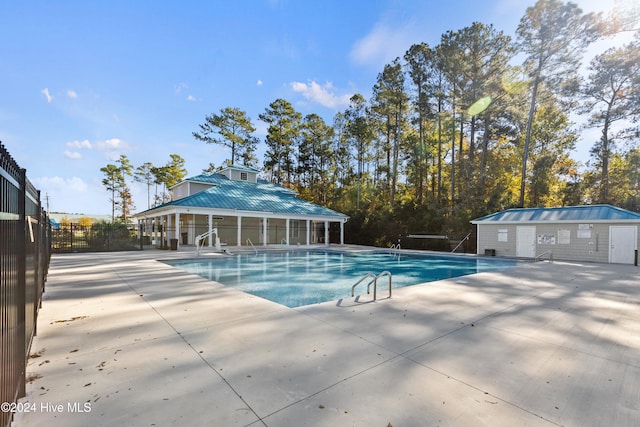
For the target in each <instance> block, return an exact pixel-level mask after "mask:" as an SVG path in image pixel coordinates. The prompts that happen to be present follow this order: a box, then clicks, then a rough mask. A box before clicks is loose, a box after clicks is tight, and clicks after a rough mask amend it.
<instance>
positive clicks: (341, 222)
mask: <svg viewBox="0 0 640 427" xmlns="http://www.w3.org/2000/svg"><path fill="white" fill-rule="evenodd" d="M340 244H341V245H344V221H340Z"/></svg>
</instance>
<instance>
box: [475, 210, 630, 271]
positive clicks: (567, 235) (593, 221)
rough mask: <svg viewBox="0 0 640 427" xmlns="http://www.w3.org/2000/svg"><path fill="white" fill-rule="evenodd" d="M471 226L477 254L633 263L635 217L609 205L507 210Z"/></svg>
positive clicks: (479, 219)
mask: <svg viewBox="0 0 640 427" xmlns="http://www.w3.org/2000/svg"><path fill="white" fill-rule="evenodd" d="M471 223H472V224H475V225H476V226H477V253H478V254H487V255H497V256H508V257H519V258H551V257H552V258H553V259H562V260H568V261H592V262H604V263H617V264H636V265H637V263H638V246H640V240H639V239H640V236H639V233H638V228H639V227H640V214H639V213H636V212H631V211H628V210H625V209H621V208H618V207H615V206H612V205H606V204H605V205H586V206H565V207H557V208H516V209H507V210H505V211H501V212H496V213H494V214H491V215H487V216H484V217H481V218H477V219H474V220H472V221H471Z"/></svg>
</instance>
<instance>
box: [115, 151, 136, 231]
mask: <svg viewBox="0 0 640 427" xmlns="http://www.w3.org/2000/svg"><path fill="white" fill-rule="evenodd" d="M116 163H117V164H118V171H119V172H120V188H119V189H118V196H119V197H120V202H119V204H118V206H119V209H120V218H121V219H122V222H125V223H126V222H127V217H128V216H129V214H130V213H131V210H132V209H133V208H134V205H133V198H132V197H131V189H130V188H129V186H128V185H127V177H132V176H133V165H132V164H131V161H129V158H128V157H127V156H126V155H124V154H120V158H119V159H118V160H116Z"/></svg>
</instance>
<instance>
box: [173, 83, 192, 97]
mask: <svg viewBox="0 0 640 427" xmlns="http://www.w3.org/2000/svg"><path fill="white" fill-rule="evenodd" d="M187 89H189V85H188V84H186V83H185V82H180V83H178V84H177V85H176V86H175V88H174V90H175V93H176V95H180V94H181V93H182V92H184V91H185V90H187Z"/></svg>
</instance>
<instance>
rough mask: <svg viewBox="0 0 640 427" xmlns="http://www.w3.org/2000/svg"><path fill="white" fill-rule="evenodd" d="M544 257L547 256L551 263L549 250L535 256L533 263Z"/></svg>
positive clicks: (551, 258)
mask: <svg viewBox="0 0 640 427" xmlns="http://www.w3.org/2000/svg"><path fill="white" fill-rule="evenodd" d="M545 255H549V262H553V251H551V250H548V251H545V252H542V253H541V254H540V255H538V256H536V257H535V258H534V260H533V261H534V262H538V261H541V260H542V257H543V256H545Z"/></svg>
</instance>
